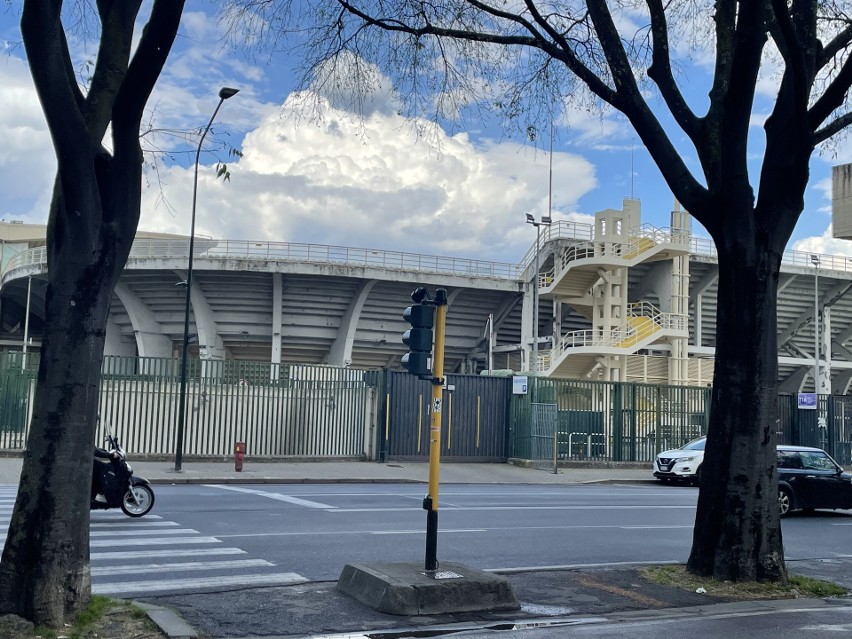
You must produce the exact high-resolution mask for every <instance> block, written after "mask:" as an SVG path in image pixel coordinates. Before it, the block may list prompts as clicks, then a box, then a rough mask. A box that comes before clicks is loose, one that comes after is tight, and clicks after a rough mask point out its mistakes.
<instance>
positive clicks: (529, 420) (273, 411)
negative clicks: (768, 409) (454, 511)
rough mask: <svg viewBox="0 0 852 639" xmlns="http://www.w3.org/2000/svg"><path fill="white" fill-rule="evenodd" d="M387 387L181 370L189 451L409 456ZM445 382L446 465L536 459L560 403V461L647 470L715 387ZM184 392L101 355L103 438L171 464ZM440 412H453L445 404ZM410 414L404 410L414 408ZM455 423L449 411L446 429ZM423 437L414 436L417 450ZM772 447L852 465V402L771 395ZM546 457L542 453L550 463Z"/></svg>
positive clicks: (13, 417) (1, 383) (281, 370)
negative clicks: (638, 464) (111, 436)
mask: <svg viewBox="0 0 852 639" xmlns="http://www.w3.org/2000/svg"><path fill="white" fill-rule="evenodd" d="M30 360H32V361H30ZM22 361H23V360H22V359H21V357H20V353H17V354H16V353H8V354H6V355H4V356H2V358H0V450H12V451H20V450H23V449H24V448H25V447H26V441H27V435H28V429H29V423H30V419H31V412H32V405H33V396H34V391H35V383H36V375H37V370H35V369H34V368H33V367H32V365H33V364H37V358H35V357H33V358H28V360H27V361H26V366H22ZM394 376H396V379H397V380H398V382H399V383H400V384H402V382H406V383H409V382H411V383H413V381H412V379H409V377H410V376H408V375H406V374H404V373H394V372H392V371H378V370H358V369H348V368H336V367H330V366H315V365H275V364H269V363H264V362H243V361H233V360H226V361H199V360H189V362H188V367H187V384H186V396H187V415H186V423H185V431H184V447H183V454H184V455H185V456H189V457H192V456H199V457H202V456H203V457H216V456H230V455H231V454H232V453H233V450H234V444H235V443H236V442H237V441H240V442H245V443H246V444H247V453H248V455H249V456H253V457H266V458H276V457H298V458H304V459H311V458H323V459H328V458H370V459H372V458H374V457H375V456H376V454H377V452H378V453H379V455H382V454H391V455H392V456H400V455H404V454H406V451H407V449H405V450H402V449H400V450H397V449H396V448H394V449H393V450H388V449H386V448H383V444H382V441H384V440H382V437H380V436H379V435H380V434H381V433H385V440H387V433H388V432H389V430H393V431H394V434H395V437H394V441H395V442H396V443H395V444H394V445H395V446H397V448H398V447H399V446H402V445H403V444H406V442H408V439H405V438H404V437H403V435H405V432H407V431H405V428H408V427H411V428H414V426H412V425H415V426H416V424H417V423H418V422H417V414H416V413H411V415H408V413H406V414H405V415H408V417H407V418H405V419H402V418H403V417H405V415H402V417H400V419H402V422H401V423H402V426H399V428H397V427H396V426H395V427H394V429H390V425H391V422H393V419H391V413H389V412H388V409H389V407H391V402H390V397H391V395H393V397H394V400H393V401H394V402H397V403H398V404H399V405H400V406H403V405H405V406H408V404H411V401H409V400H411V398H413V397H415V395H413V394H412V393H413V390H411V389H409V388H408V386H405V385H404V384H403V385H402V386H400V387H399V389H398V390H400V393H402V396H400V393H393V394H391V393H389V392H388V393H387V397H385V396H384V395H382V397H383V399H381V401H379V399H378V393H379V389H380V388H384V387H385V384H384V382H383V380H384V379H385V378H387V379H388V380H390V379H392V378H394ZM414 381H416V380H414ZM451 381H452V382H453V384H452V385H453V386H456V387H457V388H456V397H455V399H456V400H458V401H457V402H456V403H457V404H458V406H459V410H458V411H456V412H458V415H456V417H457V419H456V420H455V422H451V421H448V422H447V423H446V424H445V425H444V427H445V428H446V429H447V431H446V438H445V441H446V449H447V450H445V451H443V452H442V454H443V455H450V456H451V455H457V456H458V455H461V456H462V457H463V458H465V459H468V458H469V459H480V458H481V459H483V460H492V459H494V458H502V457H503V456H504V455H505V452H504V451H506V449H508V456H510V457H516V458H522V459H539V458H542V459H543V458H544V457H545V453H544V450H545V448H544V445H543V444H542V443H541V442H540V441H538V440H539V439H541V437H542V433H540V432H537V431H535V430H534V424H533V422H534V420H533V404H549V405H555V406H556V426H555V429H556V433H555V444H556V451H555V453H556V456H557V458H558V459H559V460H563V461H565V460H584V459H589V460H601V461H642V462H646V461H647V462H650V461H651V460H652V459H653V458H654V455H656V453H658V452H660V451H662V450H666V449H670V448H676V447H678V446H680V445H682V444H684V443H686V442H687V441H689V440H690V439H693V438H695V437H698V436H700V435H703V434H705V433H706V432H707V424H708V421H709V411H710V392H711V389H710V388H709V387H689V386H656V385H652V384H627V383H613V382H597V381H589V380H551V379H545V378H535V377H530V378H529V380H528V381H529V387H528V392H527V393H526V394H519V395H511V393H512V385H511V384H509V383H505V384H503V383H500V384H492V385H489V386H488V389H487V390H488V392H487V393H486V394H483V393H484V390H483V388H480V387H479V386H478V384H479V385H481V384H482V383H484V382H486V381H488V382H496V381H497V380H483V379H482V378H471V379H470V380H467V379H466V377H465V376H455V377H453V378H452V380H451ZM465 384H467V385H469V386H470V387H471V389H472V390H471V393H469V394H470V395H471V397H470V398H469V399H470V401H469V402H468V403H469V404H470V406H467V405H466V404H464V402H463V401H462V400H463V399H464V395H465V393H464V392H463V391H464V389H465V388H467V386H465ZM491 386H494V388H491ZM406 389H408V390H406ZM474 391H475V392H474ZM179 394H180V363H179V361H178V360H176V359H168V358H136V357H124V358H122V357H107V358H105V360H104V364H103V374H102V381H101V400H100V413H101V428H102V429H103V430H105V429H107V428H110V429H111V430H112V431H113V432H114V433H115V434H117V435H118V436H119V437H120V438H121V441H122V443H123V444H124V446H125V447H126V449H127V450H128V451H130V452H131V453H132V454H133V455H134V456H145V455H159V456H172V455H174V453H175V440H176V437H175V435H176V428H177V426H176V425H177V421H178V398H179ZM408 395H410V396H411V397H408V398H407V399H406V397H407V396H408ZM403 396H406V397H403ZM507 396H508V397H507ZM446 401H447V406H449V407H451V406H452V404H451V403H450V402H451V400H449V399H448V400H446ZM406 402H407V403H406ZM386 403H387V404H388V406H386V405H385V404H386ZM417 405H418V404H417V402H416V401H415V402H414V404H412V406H414V408H415V409H416V408H417ZM394 406H396V404H394ZM465 406H467V408H465ZM409 408H410V407H409ZM462 408H465V410H461V409H462ZM468 409H469V410H468ZM409 412H411V411H409ZM467 413H470V415H467ZM451 414H452V410H449V409H448V411H447V415H446V417H447V418H448V420H449V419H450V416H451ZM507 415H508V420H507V419H506V416H507ZM466 416H467V417H466ZM425 419H426V420H427V421H428V414H426V417H425ZM551 421H552V420H551ZM467 422H470V424H469V431H470V432H469V433H468V435H469V437H467V439H469V440H470V442H474V443H475V445H474V443H470V442H468V443H469V444H470V446H472V447H473V448H470V446H469V448H470V450H468V449H467V448H465V447H464V445H465V442H466V441H467V439H465V436H464V432H466V431H464V429H463V426H464V425H465V424H466V423H467ZM507 422H508V426H507ZM548 423H550V422H548ZM406 424H407V425H408V426H405V425H406ZM548 428H549V429H550V428H552V427H551V426H548ZM451 429H452V430H451ZM411 432H413V433H416V432H417V431H416V430H412V431H411ZM549 432H550V431H549V430H548V433H549ZM400 433H402V434H400ZM451 433H452V434H451ZM548 436H550V435H548ZM98 437H99V438H102V437H103V432H101V433H98ZM401 437H402V439H401ZM424 437H426V435H422V436H421V435H418V436H417V438H416V441H420V440H422V439H423V438H424ZM505 437H507V438H508V442H507V443H505V442H506V439H505ZM777 437H778V441H779V443H792V444H803V445H810V446H817V447H820V448H824V449H825V450H827V451H828V452H829V454H831V455H832V456H834V457H835V459H837V461H838V462H840V463H841V464H852V397H847V396H828V395H825V396H820V397H819V401H818V402H817V403H816V406H814V405H813V404H810V405H809V407H808V405H805V404H804V403H803V404H799V403H798V402H797V397H796V396H795V395H779V397H778V428H777ZM377 439H378V440H381V441H379V442H378V443H377ZM409 439H410V438H409ZM416 441H415V440H412V442H414V443H411V442H409V444H410V445H412V446H413V445H415V444H416ZM384 445H387V441H384ZM406 445H408V444H406ZM486 449H487V450H486ZM552 449H553V447H552V446H548V448H547V450H548V458H549V454H550V452H549V451H552ZM482 450H485V451H486V452H485V453H481V452H480V451H482ZM407 454H410V455H413V454H416V451H415V453H411V452H410V451H409V452H408V453H407ZM424 454H425V453H424Z"/></svg>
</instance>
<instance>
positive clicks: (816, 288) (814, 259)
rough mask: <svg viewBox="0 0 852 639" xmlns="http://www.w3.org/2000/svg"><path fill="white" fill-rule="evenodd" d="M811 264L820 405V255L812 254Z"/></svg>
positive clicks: (817, 398) (816, 376) (817, 384)
mask: <svg viewBox="0 0 852 639" xmlns="http://www.w3.org/2000/svg"><path fill="white" fill-rule="evenodd" d="M811 264H813V265H814V394H815V395H816V401H817V405H819V255H813V254H812V255H811ZM817 410H819V406H817Z"/></svg>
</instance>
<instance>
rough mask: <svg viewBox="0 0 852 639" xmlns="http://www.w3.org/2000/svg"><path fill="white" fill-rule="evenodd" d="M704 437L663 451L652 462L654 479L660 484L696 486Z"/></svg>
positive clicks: (699, 475) (699, 478)
mask: <svg viewBox="0 0 852 639" xmlns="http://www.w3.org/2000/svg"><path fill="white" fill-rule="evenodd" d="M706 442H707V438H706V437H699V438H698V439H693V440H692V441H691V442H689V443H688V444H685V445H684V446H682V447H681V448H676V449H675V450H664V451H663V452H661V453H660V454H658V455H657V458H656V459H655V460H654V477H656V478H657V479H659V480H660V481H661V482H670V481H682V482H689V483H693V484H696V485H698V482H699V481H700V480H701V462H703V461H704V444H705V443H706Z"/></svg>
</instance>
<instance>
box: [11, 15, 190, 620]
mask: <svg viewBox="0 0 852 639" xmlns="http://www.w3.org/2000/svg"><path fill="white" fill-rule="evenodd" d="M140 4H141V3H140V2H139V0H128V1H125V0H110V1H108V2H107V1H104V2H98V3H97V9H98V14H99V18H100V20H101V27H102V33H101V42H100V44H101V46H100V48H99V50H98V59H97V64H96V66H95V72H94V75H93V78H92V81H91V83H90V86H89V91H88V92H87V94H86V95H85V96H83V94H82V92H81V91H80V90H79V87H78V84H77V79H76V77H75V76H74V73H73V65H72V63H71V55H70V53H69V52H68V50H67V46H66V38H65V32H64V29H63V27H62V24H61V12H62V1H61V0H52V1H47V0H27V1H26V2H25V3H24V10H23V13H22V18H21V33H22V35H23V38H24V44H25V45H26V49H27V57H28V60H29V63H30V69H31V71H32V74H33V80H34V83H35V86H36V90H37V91H38V93H39V99H40V101H41V104H42V108H43V109H44V112H45V116H46V119H47V122H48V126H49V128H50V131H51V136H52V138H53V145H54V149H55V151H56V155H57V180H56V185H55V187H54V197H53V201H52V202H51V209H50V219H49V222H48V228H47V252H48V260H47V266H48V285H47V297H46V300H45V326H44V338H43V342H42V350H41V359H40V364H39V375H38V384H37V386H36V393H35V400H34V410H33V417H32V423H31V427H30V436H29V440H28V442H27V452H26V454H25V456H24V464H23V469H22V473H21V480H20V485H19V489H18V497H17V500H16V502H15V508H14V510H13V513H12V521H11V523H10V526H9V534H8V536H7V539H6V546H5V548H4V550H3V561H2V563H0V613H12V614H16V615H19V616H21V617H24V618H26V619H29V620H31V621H33V622H35V623H36V624H37V625H48V626H52V627H60V626H61V625H62V623H63V622H64V621H65V619H66V618H68V617H69V616H71V615H73V614H74V613H75V612H77V611H78V610H80V609H81V608H82V607H83V606H84V605H85V604H86V603H87V602H88V598H89V595H90V593H91V574H90V568H89V499H90V494H89V493H90V488H91V476H92V455H93V445H94V443H95V441H94V431H95V416H96V414H97V410H98V405H99V400H100V395H99V394H100V390H99V388H100V374H101V364H102V360H103V347H104V338H105V335H106V324H107V319H108V314H109V305H110V301H111V299H112V293H113V289H114V288H115V284H116V282H117V281H118V278H119V277H120V275H121V271H122V269H123V267H124V264H125V263H126V261H127V256H128V255H129V253H130V247H131V244H132V242H133V238H134V236H135V234H136V226H137V223H138V220H139V207H140V199H141V195H140V191H141V177H142V175H141V173H142V152H141V148H140V146H139V123H140V120H141V117H142V113H143V110H144V108H145V104H146V102H147V100H148V97H149V96H150V94H151V90H152V89H153V87H154V84H155V82H156V80H157V78H158V77H159V75H160V73H161V71H162V68H163V65H164V64H165V61H166V58H167V56H168V54H169V51H170V50H171V47H172V44H173V42H174V38H175V35H176V34H177V29H178V26H179V24H180V18H181V15H182V12H183V6H184V1H183V0H154V2H153V5H152V7H151V15H150V19H149V20H148V22H147V24H146V25H145V28H144V29H143V30H142V35H141V37H140V38H139V40H138V42H137V44H136V47H135V52H134V54H133V59H132V61H130V60H129V55H130V51H131V49H132V48H133V47H132V42H133V31H134V25H135V23H136V18H137V16H138V12H139V7H140ZM110 124H111V126H112V146H113V156H112V157H110V155H109V153H107V152H106V151H105V150H104V149H103V148H102V146H101V144H102V140H103V137H104V134H105V132H106V130H107V128H108V125H110Z"/></svg>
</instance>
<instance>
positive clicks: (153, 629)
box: [0, 603, 167, 639]
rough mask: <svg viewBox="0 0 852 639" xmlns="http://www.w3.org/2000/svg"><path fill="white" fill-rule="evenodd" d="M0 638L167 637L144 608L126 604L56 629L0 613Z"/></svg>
mask: <svg viewBox="0 0 852 639" xmlns="http://www.w3.org/2000/svg"><path fill="white" fill-rule="evenodd" d="M0 637H15V639H63V638H64V639H167V637H166V635H165V634H163V633H162V632H160V629H159V628H158V627H157V625H156V624H155V623H154V622H153V621H151V620H150V619H149V618H148V616H147V615H146V614H145V613H144V611H142V610H140V609H139V608H136V607H134V606H131V605H130V604H126V603H117V604H116V605H114V606H111V607H110V608H108V609H107V610H106V611H105V613H104V615H103V616H101V617H100V618H99V619H96V620H94V621H91V622H89V623H86V624H85V625H80V624H74V625H71V624H69V625H67V626H66V627H64V628H59V629H45V628H39V629H38V631H37V630H36V628H35V627H34V626H33V624H32V623H31V622H29V621H26V620H24V619H21V618H20V617H16V616H14V615H0Z"/></svg>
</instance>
